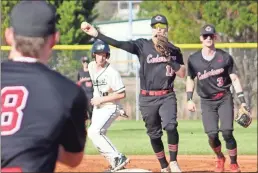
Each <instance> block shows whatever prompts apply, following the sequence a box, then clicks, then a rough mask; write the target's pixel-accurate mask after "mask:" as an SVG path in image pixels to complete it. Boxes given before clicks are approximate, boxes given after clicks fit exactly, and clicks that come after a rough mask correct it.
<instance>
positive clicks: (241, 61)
mask: <svg viewBox="0 0 258 173" xmlns="http://www.w3.org/2000/svg"><path fill="white" fill-rule="evenodd" d="M222 49H223V50H225V51H227V52H229V53H230V54H231V55H232V56H233V58H234V60H235V63H236V65H237V68H238V72H239V77H240V80H241V83H242V86H243V89H244V93H245V96H246V100H247V103H248V104H249V105H250V107H251V108H252V109H251V110H252V116H253V117H254V118H255V117H256V115H257V104H256V103H257V49H256V48H222ZM181 50H182V53H183V57H184V62H185V65H187V58H188V57H189V55H190V54H192V53H194V52H195V51H197V50H198V49H197V48H182V49H181ZM8 53H9V52H8V51H1V61H3V60H5V59H7V57H8ZM82 56H88V57H90V58H91V52H90V50H53V54H52V58H51V60H50V61H49V63H48V65H49V67H50V68H52V69H54V70H57V71H59V72H60V73H61V74H63V75H65V76H66V77H68V78H70V79H71V80H73V81H74V82H75V81H76V77H77V72H78V70H79V69H80V68H81V67H82V65H81V62H80V58H81V57H82ZM109 61H110V63H111V65H112V66H113V67H114V68H115V69H117V70H118V71H119V72H120V74H121V76H122V79H123V82H124V84H125V86H126V91H127V94H126V98H125V99H124V100H122V101H121V102H122V105H123V107H124V109H125V110H126V112H127V114H128V115H129V116H130V118H129V119H136V120H140V119H141V114H140V112H139V107H138V98H137V97H138V93H139V82H140V81H139V78H138V75H137V73H136V72H138V69H139V67H140V65H139V62H138V58H137V57H136V56H135V55H131V54H129V53H126V52H125V51H123V50H119V49H115V48H111V58H110V60H109ZM185 81H186V78H185V79H181V78H176V80H175V90H176V95H177V103H178V119H200V118H201V110H200V99H199V97H198V96H197V95H196V92H195V93H194V97H193V99H194V101H195V103H196V106H197V111H196V112H194V113H191V112H189V111H187V107H186V94H185ZM232 91H233V90H232ZM234 102H235V110H237V108H238V105H239V102H238V100H237V99H235V100H234ZM235 112H236V111H235Z"/></svg>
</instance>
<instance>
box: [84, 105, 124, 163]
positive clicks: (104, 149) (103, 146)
mask: <svg viewBox="0 0 258 173" xmlns="http://www.w3.org/2000/svg"><path fill="white" fill-rule="evenodd" d="M118 116H119V112H118V109H117V106H112V107H103V108H95V107H94V109H93V113H92V121H91V125H90V127H89V128H88V137H89V138H90V139H91V140H92V142H93V144H94V145H95V147H96V148H97V149H98V150H99V152H100V153H101V155H103V156H104V157H105V158H106V159H107V160H108V161H109V163H110V164H112V161H113V159H114V158H115V157H118V156H119V154H120V153H119V151H118V150H117V149H116V147H115V146H114V145H113V144H112V142H111V141H110V140H109V139H108V137H107V136H106V133H107V129H108V128H109V127H110V125H111V124H112V123H113V122H114V121H115V119H116V118H117V117H118Z"/></svg>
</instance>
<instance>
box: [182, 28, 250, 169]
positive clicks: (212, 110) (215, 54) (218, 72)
mask: <svg viewBox="0 0 258 173" xmlns="http://www.w3.org/2000/svg"><path fill="white" fill-rule="evenodd" d="M215 38H216V32H215V27H214V26H213V25H209V24H208V25H205V26H203V27H202V28H201V36H200V41H201V42H202V46H203V48H202V49H201V50H199V51H197V52H196V53H194V54H192V55H191V56H190V57H189V59H188V76H187V83H186V89H187V100H188V101H187V106H188V110H189V111H195V110H196V107H195V104H194V102H193V101H192V95H193V91H194V79H195V77H197V93H198V95H199V96H200V97H201V109H202V121H203V126H204V130H205V133H207V135H208V138H209V144H210V147H211V148H212V149H213V151H214V152H215V154H216V155H217V160H216V168H215V172H223V171H224V163H225V157H224V155H223V153H222V152H221V142H220V140H219V135H218V133H219V131H221V132H222V136H223V138H224V140H225V142H226V148H227V149H228V153H229V156H230V160H231V164H230V169H231V172H240V169H239V166H238V163H237V142H236V140H235V138H234V136H233V119H234V112H233V98H232V94H231V92H230V86H231V85H232V84H233V86H234V89H235V91H236V93H237V95H238V98H239V99H240V101H241V103H242V106H243V107H246V103H245V99H244V94H243V90H242V87H241V85H240V82H239V79H238V76H237V75H236V66H235V63H234V61H233V58H232V57H231V56H230V55H229V54H228V53H227V52H225V51H223V50H221V49H217V48H215V43H214V41H215ZM219 120H220V128H219V126H218V122H219Z"/></svg>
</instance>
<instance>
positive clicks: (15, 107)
mask: <svg viewBox="0 0 258 173" xmlns="http://www.w3.org/2000/svg"><path fill="white" fill-rule="evenodd" d="M28 95H29V92H28V90H27V89H26V88H25V87H24V86H14V87H4V88H3V89H2V90H1V136H7V135H13V134H14V133H16V132H17V131H18V130H19V129H20V127H21V123H22V119H23V111H22V110H23V109H24V108H25V106H26V103H27V99H28Z"/></svg>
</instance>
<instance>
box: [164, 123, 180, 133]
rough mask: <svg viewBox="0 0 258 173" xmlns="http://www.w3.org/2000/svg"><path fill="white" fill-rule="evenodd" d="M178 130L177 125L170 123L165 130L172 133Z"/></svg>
mask: <svg viewBox="0 0 258 173" xmlns="http://www.w3.org/2000/svg"><path fill="white" fill-rule="evenodd" d="M176 129H177V124H173V123H168V124H167V125H166V126H165V127H164V130H166V131H170V132H173V131H175V130H176Z"/></svg>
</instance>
